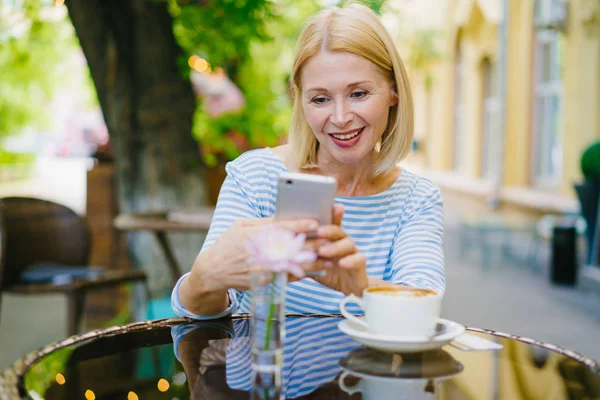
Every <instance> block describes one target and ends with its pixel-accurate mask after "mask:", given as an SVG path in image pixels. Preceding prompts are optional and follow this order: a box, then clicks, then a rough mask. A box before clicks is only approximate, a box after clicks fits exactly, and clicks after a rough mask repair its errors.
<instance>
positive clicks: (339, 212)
mask: <svg viewBox="0 0 600 400" xmlns="http://www.w3.org/2000/svg"><path fill="white" fill-rule="evenodd" d="M343 216H344V206H343V205H341V204H334V205H333V216H332V218H331V223H332V224H333V225H337V226H342V217H343Z"/></svg>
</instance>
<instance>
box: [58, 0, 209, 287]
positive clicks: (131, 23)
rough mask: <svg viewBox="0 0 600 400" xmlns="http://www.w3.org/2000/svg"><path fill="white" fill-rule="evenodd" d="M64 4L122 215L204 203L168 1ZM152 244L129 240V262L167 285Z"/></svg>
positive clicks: (191, 105)
mask: <svg viewBox="0 0 600 400" xmlns="http://www.w3.org/2000/svg"><path fill="white" fill-rule="evenodd" d="M66 5H67V7H68V10H69V15H70V17H71V21H72V22H73V25H74V27H75V31H76V33H77V36H78V38H79V41H80V44H81V47H82V49H83V52H84V54H85V56H86V58H87V62H88V65H89V68H90V72H91V75H92V78H93V81H94V83H95V86H96V90H97V93H98V99H99V102H100V106H101V108H102V112H103V114H104V119H105V122H106V124H107V127H108V130H109V133H110V140H111V145H112V148H113V152H114V156H115V161H116V167H117V182H118V185H117V186H118V194H119V205H120V209H121V212H138V211H149V210H157V209H166V208H173V207H177V206H183V207H193V206H199V205H203V204H205V193H204V192H205V191H204V174H205V173H204V167H203V166H202V164H201V158H200V155H199V152H198V146H197V144H196V143H195V141H194V139H193V137H192V135H191V131H192V117H193V113H194V109H195V104H196V103H195V98H194V94H193V90H192V87H191V84H190V82H189V81H188V80H184V79H182V78H181V76H180V73H179V70H178V66H177V59H178V57H181V49H180V48H179V46H178V44H177V42H176V41H175V38H174V36H173V26H172V24H173V21H172V18H171V16H170V15H169V13H168V10H167V2H166V1H164V2H163V1H151V0H67V1H66ZM138 239H139V240H138ZM188 239H189V238H188ZM184 241H186V240H184ZM187 241H188V243H189V240H187ZM194 241H195V242H196V244H195V246H194V248H193V249H191V251H192V253H193V254H196V253H197V251H198V250H199V248H197V246H198V241H197V239H196V240H194ZM151 243H152V241H151V238H149V237H146V239H140V238H139V237H137V238H135V240H133V243H132V242H130V247H131V250H132V255H133V256H134V257H133V258H134V262H135V263H136V264H141V265H143V266H144V267H148V265H147V264H148V263H150V264H152V262H154V263H160V264H161V265H160V266H159V265H157V266H156V267H153V268H151V269H152V271H150V272H151V278H152V272H155V274H154V275H157V274H158V275H164V276H162V278H167V282H170V279H168V276H167V275H168V271H167V269H166V268H165V266H164V261H163V260H164V256H163V255H156V257H153V256H151V253H153V252H148V250H147V249H146V248H145V246H147V245H148V244H151ZM177 247H181V246H177ZM153 258H154V260H156V259H157V258H158V262H157V261H153V260H152V259H153ZM184 258H189V257H184ZM182 264H183V263H182ZM183 267H189V265H183ZM151 281H152V279H151ZM161 281H162V279H161ZM152 286H155V287H156V286H157V285H156V284H155V285H152ZM159 286H160V285H159ZM163 286H164V284H163Z"/></svg>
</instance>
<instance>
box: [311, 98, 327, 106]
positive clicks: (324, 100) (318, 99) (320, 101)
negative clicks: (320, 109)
mask: <svg viewBox="0 0 600 400" xmlns="http://www.w3.org/2000/svg"><path fill="white" fill-rule="evenodd" d="M311 102H312V103H315V104H325V103H326V102H327V98H326V97H315V98H314V99H312V100H311Z"/></svg>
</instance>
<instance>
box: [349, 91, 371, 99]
mask: <svg viewBox="0 0 600 400" xmlns="http://www.w3.org/2000/svg"><path fill="white" fill-rule="evenodd" d="M366 95H367V92H354V93H352V94H351V95H350V97H352V98H353V99H362V98H363V97H365V96H366Z"/></svg>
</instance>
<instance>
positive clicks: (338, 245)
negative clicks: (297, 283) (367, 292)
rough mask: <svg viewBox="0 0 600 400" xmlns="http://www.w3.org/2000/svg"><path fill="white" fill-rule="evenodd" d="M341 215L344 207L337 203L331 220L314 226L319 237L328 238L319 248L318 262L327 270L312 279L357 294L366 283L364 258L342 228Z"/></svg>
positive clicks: (341, 290) (343, 291)
mask: <svg viewBox="0 0 600 400" xmlns="http://www.w3.org/2000/svg"><path fill="white" fill-rule="evenodd" d="M343 215H344V207H343V206H342V205H341V204H336V205H335V206H334V207H333V220H332V224H331V225H326V226H321V227H319V229H318V230H317V237H318V240H325V241H327V242H328V243H327V244H324V245H322V246H320V247H319V248H318V255H319V257H320V260H319V262H322V263H323V265H324V266H325V267H326V274H325V276H324V277H315V278H313V279H314V280H315V281H317V282H319V283H320V284H322V285H325V286H327V287H330V288H332V289H334V290H337V291H340V292H342V293H344V294H346V295H348V294H350V293H353V294H355V295H359V296H360V295H362V291H363V289H365V288H366V287H367V286H368V284H369V281H368V278H367V258H366V257H365V256H364V255H363V254H361V253H360V252H359V251H358V249H357V248H356V244H355V243H354V239H352V238H351V237H349V236H348V235H347V234H346V232H345V231H344V229H343V228H342V226H341V225H342V217H343Z"/></svg>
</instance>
